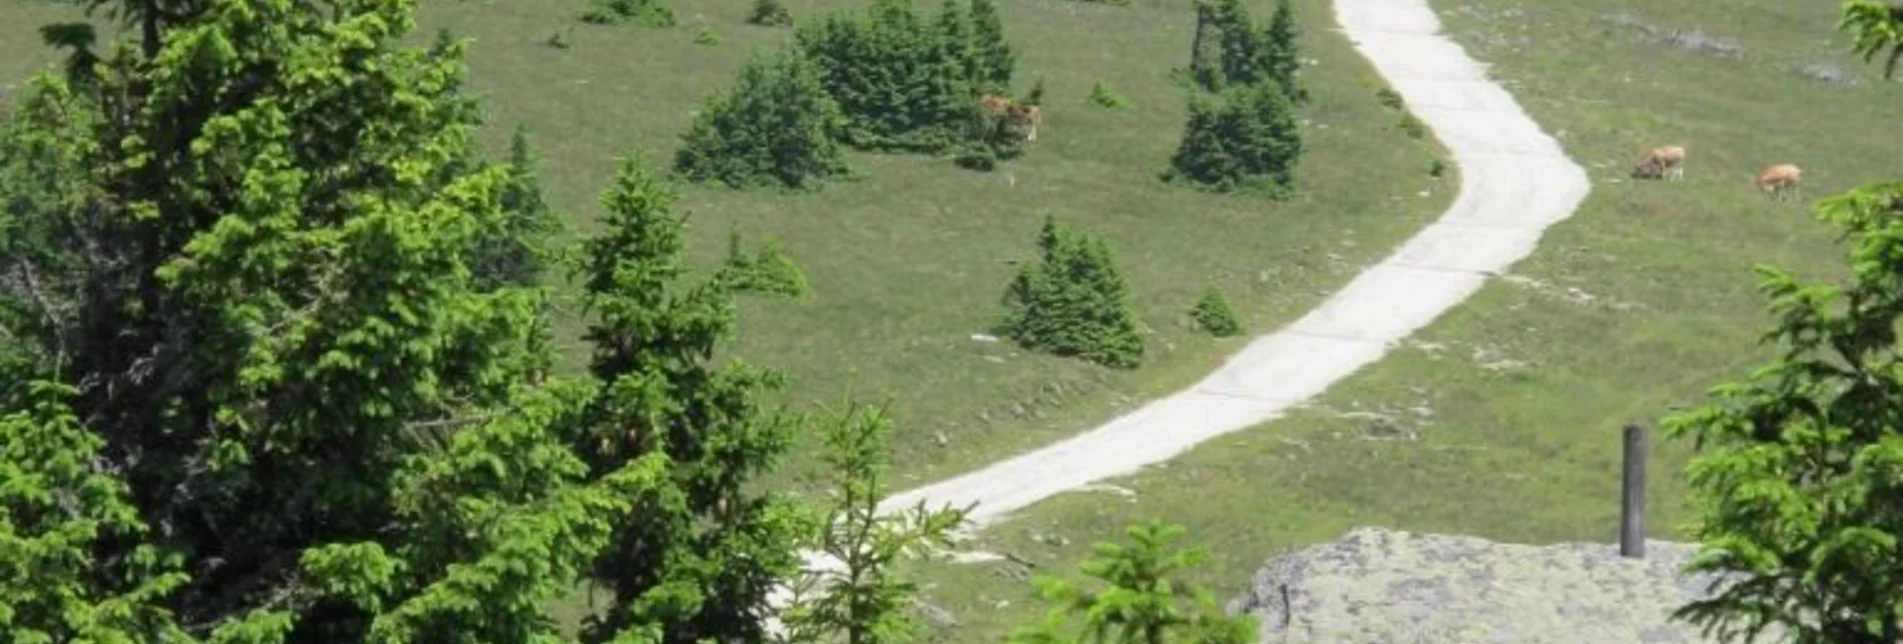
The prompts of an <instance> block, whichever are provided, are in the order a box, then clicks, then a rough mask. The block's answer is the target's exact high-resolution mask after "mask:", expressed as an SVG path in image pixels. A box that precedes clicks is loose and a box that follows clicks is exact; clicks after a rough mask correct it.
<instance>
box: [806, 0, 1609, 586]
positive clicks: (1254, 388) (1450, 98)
mask: <svg viewBox="0 0 1903 644" xmlns="http://www.w3.org/2000/svg"><path fill="white" fill-rule="evenodd" d="M1335 17H1336V20H1337V21H1338V22H1339V23H1340V24H1341V27H1342V31H1343V32H1345V34H1346V35H1347V37H1348V38H1349V40H1350V41H1352V42H1353V43H1354V45H1355V47H1356V49H1358V50H1359V51H1360V52H1361V54H1362V55H1363V56H1365V57H1367V59H1368V60H1369V61H1371V62H1372V63H1373V64H1374V67H1375V69H1376V70H1377V71H1378V72H1380V74H1381V75H1382V76H1383V77H1384V78H1386V79H1387V81H1388V83H1389V84H1390V85H1392V86H1393V88H1394V90H1395V91H1396V92H1399V93H1400V94H1401V96H1402V98H1404V99H1405V100H1406V102H1407V104H1408V106H1409V109H1411V110H1412V111H1413V112H1414V114H1415V115H1416V116H1418V117H1419V118H1420V119H1421V120H1422V121H1423V122H1425V123H1426V124H1427V125H1428V127H1429V128H1431V129H1432V130H1433V131H1434V133H1435V135H1436V136H1438V137H1439V139H1440V140H1441V142H1442V143H1444V144H1445V145H1446V146H1447V148H1448V149H1449V150H1450V151H1451V152H1452V156H1453V161H1454V162H1455V163H1456V164H1458V166H1459V168H1460V177H1461V185H1460V193H1459V196H1458V197H1457V198H1456V199H1455V201H1454V204H1453V205H1452V206H1451V207H1450V208H1449V209H1448V210H1447V212H1446V213H1444V214H1442V215H1441V218H1440V219H1439V220H1438V221H1437V222H1435V223H1433V224H1431V225H1429V226H1427V227H1426V228H1424V229H1422V230H1421V231H1420V232H1419V233H1417V234H1415V235H1414V236H1413V237H1412V238H1410V239H1408V240H1407V241H1406V242H1404V243H1402V244H1401V246H1400V248H1398V249H1396V250H1395V251H1394V252H1393V253H1392V254H1390V255H1388V256H1387V257H1386V258H1385V259H1382V260H1381V261H1380V262H1378V263H1376V264H1374V265H1373V266H1370V267H1368V268H1367V269H1366V270H1364V271H1362V272H1361V274H1360V275H1358V276H1356V277H1355V278H1354V280H1353V281H1351V282H1349V283H1348V285H1347V286H1346V287H1344V288H1343V289H1342V290H1340V291H1339V292H1337V293H1335V294H1334V295H1333V296H1331V297H1329V298H1328V299H1327V300H1326V301H1324V302H1323V303H1322V304H1321V305H1320V306H1319V307H1317V308H1316V309H1315V310H1313V311H1310V312H1309V313H1308V315H1307V316H1305V317H1303V318H1302V319H1300V320H1297V321H1296V322H1295V323H1293V324H1291V325H1289V326H1287V327H1284V328H1282V329H1281V330H1278V331H1276V332H1274V333H1270V334H1268V335H1264V336H1261V337H1258V338H1256V339H1255V340H1254V341H1252V342H1251V343H1250V344H1249V345H1248V346H1247V347H1245V348H1244V349H1243V350H1242V351H1240V352H1239V353H1237V354H1236V355H1234V356H1232V357H1230V358H1229V360H1228V362H1227V363H1226V364H1224V365H1223V366H1222V367H1221V368H1220V369H1217V370H1216V372H1215V373H1212V374H1210V375H1209V376H1208V377H1207V378H1204V379H1203V380H1202V381H1201V382H1198V383H1196V384H1195V385H1194V386H1192V387H1190V388H1188V389H1186V390H1183V391H1180V392H1178V393H1176V394H1173V395H1171V396H1168V397H1166V398H1162V399H1160V400H1156V401H1153V402H1150V403H1149V404H1147V405H1145V406H1143V407H1142V408H1140V409H1137V410H1136V411H1134V412H1131V413H1129V414H1126V415H1124V416H1122V417H1120V418H1117V419H1115V420H1112V421H1110V422H1109V423H1107V424H1105V425H1103V426H1101V427H1098V428H1096V429H1093V430H1090V431H1088V432H1085V433H1082V434H1078V435H1076V436H1073V437H1071V438H1069V439H1066V440H1063V441H1060V442H1058V443H1055V444H1052V445H1049V446H1047V447H1043V448H1040V449H1037V450H1034V451H1031V452H1027V453H1024V454H1020V455H1018V456H1014V457H1011V458H1008V459H1005V460H1002V461H999V462H996V463H993V464H991V465H989V466H986V467H983V468H980V469H978V470H976V471H972V472H969V473H967V474H963V475H960V476H957V477H954V478H951V479H948V480H945V481H941V482H938V483H933V484H930V485H926V486H924V487H920V488H916V489H913V490H908V491H906V492H903V493H900V494H897V495H895V496H893V497H891V498H889V499H886V500H885V501H884V502H882V503H881V504H880V510H881V511H882V512H892V511H895V510H900V509H904V508H908V507H911V506H913V505H915V504H917V503H918V502H919V501H924V502H926V504H927V505H929V506H931V507H939V506H941V505H944V504H950V505H953V506H958V507H964V506H966V505H970V504H973V503H975V504H976V507H975V509H974V510H973V511H972V513H971V515H970V518H971V521H972V522H973V523H974V524H977V525H980V526H982V525H984V524H987V523H990V522H993V521H996V520H998V519H1000V518H1002V517H1004V516H1005V515H1007V514H1009V513H1011V512H1013V511H1015V510H1018V509H1021V508H1024V507H1026V506H1029V505H1031V504H1033V503H1036V502H1038V501H1041V500H1043V499H1046V498H1049V497H1051V496H1053V495H1056V494H1059V493H1062V492H1066V491H1070V490H1074V489H1077V488H1080V487H1083V486H1085V485H1089V484H1091V483H1093V482H1097V481H1101V480H1104V479H1107V478H1112V477H1116V476H1119V475H1124V474H1129V473H1132V472H1135V471H1137V470H1138V469H1141V468H1142V467H1144V466H1146V465H1150V464H1154V463H1158V462H1162V461H1166V460H1169V459H1170V458H1172V457H1175V456H1176V455H1178V454H1181V453H1182V452H1184V451H1186V450H1188V449H1190V448H1191V447H1193V446H1195V445H1196V444H1198V443H1201V442H1203V441H1205V440H1209V439H1211V438H1214V437H1216V436H1220V435H1222V434H1226V433H1229V432H1233V431H1237V430H1241V429H1244V428H1248V427H1253V426H1256V425H1260V424H1262V423H1264V422H1267V421H1270V420H1273V419H1275V418H1277V417H1279V416H1281V415H1282V414H1283V413H1284V411H1286V410H1287V409H1289V408H1290V407H1292V406H1294V405H1296V404H1298V403H1301V402H1303V401H1305V400H1307V399H1308V398H1310V397H1312V396H1315V395H1316V394H1319V393H1321V392H1322V391H1323V390H1325V389H1327V388H1328V387H1329V386H1330V385H1333V384H1334V383H1335V382H1337V381H1339V380H1341V379H1342V378H1345V377H1347V376H1348V375H1349V374H1351V373H1354V372H1355V371H1357V370H1359V369H1360V368H1362V367H1364V366H1367V365H1368V364H1371V363H1373V362H1374V361H1376V360H1378V359H1380V358H1381V357H1382V356H1383V355H1384V354H1386V353H1387V351H1388V350H1389V349H1390V348H1391V347H1393V346H1394V345H1395V344H1396V343H1397V342H1398V341H1400V340H1402V339H1403V338H1406V337H1407V336H1408V335H1410V334H1412V333H1413V332H1414V331H1415V330H1417V329H1420V328H1421V327H1423V326H1425V325H1427V323H1428V322H1430V321H1432V320H1433V319H1434V318H1436V317H1438V316H1439V315H1440V314H1441V313H1443V312H1445V311H1447V310H1448V309H1451V308H1453V307H1454V306H1455V305H1457V304H1459V303H1460V302H1461V301H1463V300H1465V299H1466V298H1467V297H1468V296H1470V295H1472V294H1473V293H1474V292H1475V291H1476V290H1478V289H1479V288H1480V286H1481V284H1482V283H1484V282H1485V281H1486V279H1487V277H1488V276H1489V275H1493V274H1497V273H1498V272H1500V271H1501V270H1503V269H1505V268H1507V267H1508V266H1510V265H1512V264H1513V263H1514V262H1517V261H1519V260H1520V259H1522V258H1524V257H1526V256H1527V255H1528V254H1531V253H1532V252H1533V249H1534V247H1535V246H1536V245H1537V243H1538V242H1539V238H1540V235H1541V233H1542V232H1544V231H1545V229H1546V228H1547V227H1548V226H1551V225H1553V224H1555V223H1558V222H1559V221H1561V220H1563V219H1565V218H1566V217H1568V216H1570V215H1571V214H1572V212H1573V210H1574V209H1575V208H1576V207H1577V206H1578V205H1579V203H1580V202H1581V201H1582V200H1584V199H1585V197H1586V194H1587V193H1588V192H1589V191H1590V189H1591V186H1590V183H1589V182H1588V179H1587V176H1586V171H1585V169H1584V168H1581V167H1580V166H1579V165H1578V164H1576V163H1574V162H1573V161H1572V160H1571V159H1569V158H1567V156H1566V154H1565V152H1564V151H1563V150H1561V148H1560V146H1559V142H1558V141H1555V140H1554V139H1553V138H1552V137H1550V136H1548V135H1547V134H1546V133H1545V132H1543V131H1542V130H1541V129H1540V127H1539V125H1538V124H1536V123H1534V122H1533V120H1532V119H1531V118H1530V117H1528V116H1527V114H1526V112H1525V111H1524V110H1522V109H1521V108H1520V106H1519V104H1518V103H1517V102H1515V101H1514V100H1513V97H1512V96H1511V95H1510V94H1508V93H1507V91H1506V89H1505V88H1502V87H1501V86H1500V85H1498V84H1496V83H1494V82H1492V81H1490V80H1488V79H1487V76H1486V66H1485V65H1483V64H1481V63H1480V62H1477V61H1475V60H1473V59H1472V58H1469V57H1468V56H1467V54H1466V51H1465V50H1464V49H1462V48H1461V47H1460V46H1459V45H1456V44H1454V43H1453V42H1452V41H1450V40H1448V39H1447V38H1446V37H1445V36H1442V35H1440V21H1439V20H1438V19H1436V18H1435V16H1434V13H1433V11H1432V10H1430V9H1429V8H1428V4H1427V0H1335ZM808 563H809V566H810V567H811V568H813V569H815V572H818V571H820V570H827V569H833V568H835V567H836V565H837V564H836V563H835V562H831V561H826V558H825V557H824V556H822V555H817V554H813V555H809V556H808Z"/></svg>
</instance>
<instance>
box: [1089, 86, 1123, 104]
mask: <svg viewBox="0 0 1903 644" xmlns="http://www.w3.org/2000/svg"><path fill="white" fill-rule="evenodd" d="M1088 98H1089V100H1090V103H1091V104H1092V105H1096V106H1098V107H1108V108H1111V109H1116V108H1119V107H1123V106H1124V105H1125V104H1126V103H1127V102H1126V101H1125V100H1124V99H1123V97H1122V96H1119V95H1117V92H1116V90H1113V89H1110V86H1109V85H1106V84H1104V83H1097V84H1095V85H1091V86H1090V96H1089V97H1088Z"/></svg>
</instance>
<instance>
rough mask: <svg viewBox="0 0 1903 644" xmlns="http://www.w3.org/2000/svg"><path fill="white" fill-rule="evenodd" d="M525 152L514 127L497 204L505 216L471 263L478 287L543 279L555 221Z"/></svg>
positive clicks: (524, 134) (523, 137) (524, 136)
mask: <svg viewBox="0 0 1903 644" xmlns="http://www.w3.org/2000/svg"><path fill="white" fill-rule="evenodd" d="M535 164H536V161H535V153H534V152H533V151H532V150H530V149H529V139H528V131H527V129H525V128H523V127H522V126H516V129H515V134H514V135H513V136H511V137H510V140H509V160H508V164H507V165H506V166H505V167H506V169H507V171H508V180H507V181H506V182H505V183H504V184H503V187H502V194H501V195H500V201H501V206H502V212H503V213H504V215H505V218H504V221H503V226H502V229H501V230H500V231H498V233H497V234H495V235H492V236H490V237H489V238H487V239H484V240H483V243H482V244H481V247H480V248H478V249H477V252H476V256H475V257H474V258H473V259H471V260H470V270H471V271H472V272H473V273H474V275H475V279H476V285H477V288H479V289H483V290H489V289H493V288H496V287H498V286H501V285H505V284H506V285H513V286H533V285H535V284H537V283H539V282H540V281H541V279H542V272H543V269H544V267H545V266H546V264H547V260H548V255H549V252H550V250H551V248H550V246H549V244H550V243H551V242H552V241H553V240H552V239H551V237H552V236H553V235H554V234H555V232H556V231H557V230H559V227H560V223H561V222H560V221H559V220H558V219H556V217H555V213H554V212H553V211H552V210H550V209H549V207H548V202H547V201H546V199H544V197H543V196H542V181H541V179H540V177H539V176H538V173H537V172H536V169H535Z"/></svg>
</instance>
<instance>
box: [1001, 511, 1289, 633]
mask: <svg viewBox="0 0 1903 644" xmlns="http://www.w3.org/2000/svg"><path fill="white" fill-rule="evenodd" d="M1184 533H1185V530H1184V529H1183V527H1182V526H1180V525H1172V524H1164V523H1159V522H1151V523H1148V524H1141V525H1135V526H1131V527H1130V528H1129V529H1127V530H1126V531H1125V535H1126V536H1127V537H1128V540H1127V541H1126V542H1125V543H1108V542H1099V543H1097V544H1095V546H1094V547H1092V548H1091V551H1092V552H1091V556H1090V558H1089V559H1087V560H1085V561H1084V563H1083V566H1082V567H1081V568H1082V572H1083V573H1084V575H1085V576H1088V577H1090V578H1092V579H1094V580H1096V581H1097V582H1099V584H1101V588H1100V589H1087V588H1085V587H1082V586H1079V585H1077V584H1074V583H1071V582H1069V581H1065V580H1063V579H1061V578H1058V577H1047V576H1039V577H1037V578H1035V579H1034V580H1033V582H1034V583H1035V584H1036V585H1037V587H1038V594H1039V595H1041V596H1043V598H1044V599H1045V600H1046V601H1050V602H1053V603H1054V604H1056V605H1055V606H1053V607H1052V609H1051V613H1050V616H1049V617H1048V618H1047V619H1046V621H1045V622H1044V623H1043V624H1041V625H1038V626H1034V627H1029V628H1025V629H1021V630H1019V631H1018V632H1016V633H1014V634H1013V636H1012V638H1011V641H1012V642H1013V643H1014V644H1058V643H1060V642H1072V641H1084V642H1101V643H1104V644H1166V643H1168V642H1197V643H1199V644H1247V643H1249V642H1254V641H1256V639H1257V634H1256V629H1255V624H1254V622H1255V620H1254V619H1252V618H1249V617H1230V616H1228V615H1226V614H1224V613H1223V611H1222V608H1221V607H1219V606H1217V604H1216V600H1215V597H1214V595H1212V594H1210V592H1209V591H1208V590H1206V589H1203V588H1198V587H1196V586H1194V585H1192V584H1190V583H1188V582H1186V581H1185V580H1184V579H1182V578H1181V574H1182V573H1183V571H1185V570H1188V569H1189V568H1192V567H1194V566H1197V565H1199V564H1201V563H1203V562H1204V561H1205V560H1206V555H1205V554H1204V552H1203V551H1202V550H1200V549H1181V550H1179V549H1176V548H1174V547H1172V544H1173V543H1174V542H1176V541H1177V540H1179V539H1181V538H1182V537H1183V535H1184ZM1072 617H1082V618H1083V619H1082V622H1083V623H1082V624H1080V625H1078V628H1076V629H1075V630H1076V631H1077V632H1078V636H1076V637H1067V636H1065V635H1063V633H1064V632H1065V631H1066V630H1071V629H1067V628H1066V627H1065V626H1066V624H1067V623H1069V622H1070V621H1071V620H1070V618H1072Z"/></svg>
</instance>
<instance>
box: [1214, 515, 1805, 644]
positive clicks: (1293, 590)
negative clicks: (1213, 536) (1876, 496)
mask: <svg viewBox="0 0 1903 644" xmlns="http://www.w3.org/2000/svg"><path fill="white" fill-rule="evenodd" d="M1695 553H1696V546H1695V545H1692V544H1683V543H1672V542H1666V541H1647V542H1646V549H1645V558H1644V559H1626V558H1622V557H1620V556H1619V548H1618V546H1617V545H1607V544H1578V543H1569V544H1560V545H1552V546H1525V545H1514V544H1500V543H1493V542H1490V541H1486V540H1484V539H1478V538H1474V537H1461V536H1443V535H1427V534H1414V533H1409V532H1401V531H1393V530H1383V529H1377V528H1360V529H1356V530H1354V531H1352V532H1349V533H1348V534H1347V535H1346V536H1343V537H1342V538H1340V539H1338V540H1336V541H1333V542H1330V543H1325V544H1320V545H1316V546H1311V547H1308V548H1304V549H1302V550H1298V551H1295V552H1292V553H1289V554H1285V555H1282V556H1279V557H1276V558H1274V559H1270V560H1269V561H1268V563H1266V564H1264V565H1263V567H1262V569H1261V570H1259V571H1257V572H1256V575H1255V579H1254V581H1253V583H1251V584H1250V589H1249V592H1248V594H1246V595H1244V596H1243V597H1241V598H1238V599H1236V600H1235V601H1234V602H1231V604H1230V606H1229V608H1230V610H1231V612H1241V611H1247V612H1249V613H1253V614H1254V615H1255V616H1256V618H1257V619H1259V620H1260V621H1261V627H1262V641H1263V642H1264V644H1284V643H1286V644H1415V643H1421V644H1429V643H1431V644H1467V643H1486V644H1493V643H1496V642H1497V643H1500V644H1531V643H1535V642H1554V643H1559V642H1565V643H1579V644H1626V643H1644V644H1669V643H1679V642H1707V641H1711V640H1708V639H1706V638H1704V637H1702V636H1701V635H1700V634H1699V630H1698V628H1697V627H1695V626H1692V625H1689V624H1686V623H1683V622H1678V621H1673V620H1671V619H1670V615H1671V612H1672V611H1673V610H1675V609H1676V608H1677V607H1679V606H1682V605H1684V604H1685V603H1686V602H1689V601H1693V600H1696V599H1702V598H1704V597H1706V596H1707V595H1706V593H1707V591H1708V589H1709V588H1710V587H1711V582H1713V581H1715V580H1716V578H1715V577H1712V576H1709V575H1698V576H1691V575H1685V574H1682V573H1681V572H1680V569H1681V568H1683V566H1684V565H1685V563H1686V562H1687V561H1689V560H1690V559H1691V557H1692V556H1693V555H1694V554H1695ZM1761 641H1774V640H1770V639H1765V640H1761Z"/></svg>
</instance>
